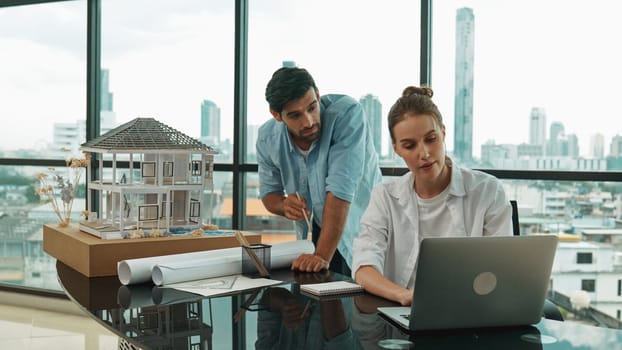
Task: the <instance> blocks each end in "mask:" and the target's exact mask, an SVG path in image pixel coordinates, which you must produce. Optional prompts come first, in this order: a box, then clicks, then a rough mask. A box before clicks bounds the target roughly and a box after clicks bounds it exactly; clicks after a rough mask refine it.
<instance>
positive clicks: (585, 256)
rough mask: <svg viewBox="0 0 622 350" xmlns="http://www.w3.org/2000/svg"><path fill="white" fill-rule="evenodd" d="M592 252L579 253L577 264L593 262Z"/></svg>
mask: <svg viewBox="0 0 622 350" xmlns="http://www.w3.org/2000/svg"><path fill="white" fill-rule="evenodd" d="M592 263H593V261H592V253H577V264H592Z"/></svg>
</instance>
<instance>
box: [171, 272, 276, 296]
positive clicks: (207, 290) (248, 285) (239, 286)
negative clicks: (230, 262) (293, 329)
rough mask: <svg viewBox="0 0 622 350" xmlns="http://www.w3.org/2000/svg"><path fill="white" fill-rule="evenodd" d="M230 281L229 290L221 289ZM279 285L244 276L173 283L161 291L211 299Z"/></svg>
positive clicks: (267, 280) (273, 281) (264, 279)
mask: <svg viewBox="0 0 622 350" xmlns="http://www.w3.org/2000/svg"><path fill="white" fill-rule="evenodd" d="M229 279H234V281H233V284H232V285H231V286H229V287H228V288H221V286H222V285H224V284H227V281H228V280H229ZM279 283H282V282H281V281H277V280H271V279H267V278H250V277H246V276H244V275H233V276H222V277H216V278H207V279H200V280H194V281H189V282H181V283H173V284H168V285H166V286H165V287H161V289H166V288H174V289H177V290H182V291H185V292H190V293H195V294H200V295H203V296H206V297H211V296H217V295H221V294H229V293H233V292H239V291H242V290H248V289H255V288H260V287H266V286H271V285H275V284H279Z"/></svg>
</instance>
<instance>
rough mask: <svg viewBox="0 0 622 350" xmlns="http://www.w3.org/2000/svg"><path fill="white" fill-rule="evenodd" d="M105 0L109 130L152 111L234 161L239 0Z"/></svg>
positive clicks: (104, 63) (105, 122)
mask: <svg viewBox="0 0 622 350" xmlns="http://www.w3.org/2000/svg"><path fill="white" fill-rule="evenodd" d="M101 3H102V5H101V13H102V19H101V32H102V40H101V64H102V67H103V69H105V70H106V72H107V79H108V90H106V91H103V92H102V93H103V94H104V96H107V97H109V98H108V102H109V103H108V104H107V105H106V106H105V107H106V113H103V114H102V121H101V122H102V129H103V128H104V126H108V125H109V126H111V127H116V126H118V125H120V124H122V123H125V122H128V121H130V120H133V119H134V118H138V117H152V118H155V119H156V120H158V121H160V122H162V123H164V124H166V125H168V126H170V127H171V128H174V129H176V130H179V131H180V132H182V133H184V134H186V135H188V136H190V137H193V138H196V139H197V140H200V141H201V142H203V143H205V144H207V145H210V146H214V148H216V149H217V150H218V151H219V154H218V155H216V157H215V160H216V161H217V162H220V163H223V162H231V161H232V159H233V158H232V144H233V141H232V137H233V82H234V74H233V73H234V66H233V64H234V57H233V54H234V30H235V26H234V2H233V1H225V0H220V1H198V2H197V1H194V2H179V1H175V0H153V1H149V2H148V4H147V3H145V2H142V1H125V0H106V1H102V2H101ZM102 109H104V103H103V101H102Z"/></svg>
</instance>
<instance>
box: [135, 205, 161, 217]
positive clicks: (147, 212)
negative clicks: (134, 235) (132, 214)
mask: <svg viewBox="0 0 622 350" xmlns="http://www.w3.org/2000/svg"><path fill="white" fill-rule="evenodd" d="M153 220H158V206H157V205H141V206H139V207H138V221H153Z"/></svg>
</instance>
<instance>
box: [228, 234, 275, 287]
mask: <svg viewBox="0 0 622 350" xmlns="http://www.w3.org/2000/svg"><path fill="white" fill-rule="evenodd" d="M235 238H236V239H237V240H238V242H239V243H240V245H241V246H242V249H244V250H246V252H247V253H248V256H250V257H251V260H252V261H253V265H255V267H256V268H257V271H259V275H260V276H262V277H266V276H269V275H270V273H269V272H268V269H266V267H265V266H264V265H263V263H262V262H261V260H259V257H258V256H257V254H255V251H254V250H253V249H252V248H251V247H250V244H249V243H248V240H247V239H246V237H244V234H242V232H240V231H235Z"/></svg>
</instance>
